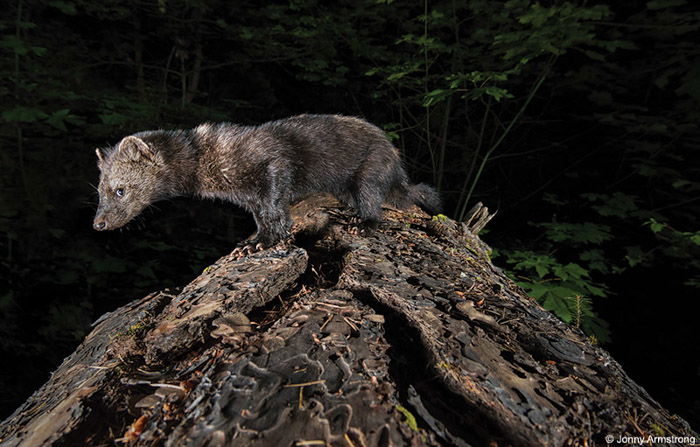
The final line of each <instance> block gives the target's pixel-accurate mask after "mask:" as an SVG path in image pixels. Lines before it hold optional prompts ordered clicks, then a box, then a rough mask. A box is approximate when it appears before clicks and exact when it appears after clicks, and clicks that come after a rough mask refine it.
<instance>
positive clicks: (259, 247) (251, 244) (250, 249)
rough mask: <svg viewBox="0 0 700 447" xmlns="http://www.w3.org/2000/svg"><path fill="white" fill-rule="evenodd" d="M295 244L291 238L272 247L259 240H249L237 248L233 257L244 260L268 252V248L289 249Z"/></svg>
mask: <svg viewBox="0 0 700 447" xmlns="http://www.w3.org/2000/svg"><path fill="white" fill-rule="evenodd" d="M293 242H294V239H293V238H292V237H291V236H290V237H288V238H285V239H283V240H281V241H279V242H277V243H274V244H271V245H270V244H266V243H263V242H261V241H259V240H258V239H248V240H246V241H243V242H242V243H241V244H240V245H239V246H238V247H236V248H235V249H234V250H233V252H232V253H231V255H232V256H233V257H234V258H236V259H242V258H245V257H246V256H249V255H252V254H254V253H258V252H261V251H263V250H267V249H268V248H281V249H287V248H289V246H290V245H292V243H293Z"/></svg>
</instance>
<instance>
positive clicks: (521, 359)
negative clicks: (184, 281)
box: [0, 197, 698, 447]
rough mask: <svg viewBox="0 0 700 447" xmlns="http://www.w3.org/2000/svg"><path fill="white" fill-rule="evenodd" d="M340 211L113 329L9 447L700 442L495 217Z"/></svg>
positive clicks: (326, 212)
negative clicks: (526, 264) (548, 302)
mask: <svg viewBox="0 0 700 447" xmlns="http://www.w3.org/2000/svg"><path fill="white" fill-rule="evenodd" d="M336 206H337V203H335V201H334V200H332V199H330V198H327V197H320V198H313V199H309V200H306V201H304V202H301V203H300V204H298V205H297V206H296V207H295V208H294V213H293V215H294V221H295V230H294V231H295V234H296V242H295V244H294V245H292V246H290V247H286V248H275V249H269V250H265V251H262V252H260V253H256V254H254V255H251V256H248V257H245V258H243V259H237V258H236V257H234V256H232V255H228V256H225V257H223V258H221V259H220V260H218V261H217V262H216V263H215V264H214V265H212V266H210V267H207V268H206V269H205V270H204V272H203V273H202V274H201V275H200V276H198V277H197V278H196V279H195V280H194V281H192V282H191V283H189V284H188V285H187V286H185V287H184V288H183V289H182V290H164V291H161V292H158V293H153V294H151V295H148V296H146V297H145V298H143V299H141V300H138V301H134V302H132V303H130V304H128V305H126V306H123V307H121V308H119V309H117V310H115V311H114V312H111V313H109V314H106V315H104V316H102V317H101V318H100V319H99V320H98V321H97V322H95V324H94V329H93V331H92V332H91V333H90V334H89V335H88V336H87V337H86V339H85V341H84V342H83V343H82V344H81V345H80V346H79V347H78V349H77V350H76V351H75V352H74V353H73V354H72V355H70V356H69V357H68V358H66V359H65V361H64V362H63V364H62V365H61V366H60V367H59V368H58V369H57V370H56V371H55V372H54V373H53V375H52V376H51V378H50V380H49V381H48V382H47V383H46V384H45V385H44V386H42V387H41V388H40V389H39V390H38V391H37V392H35V393H34V394H33V395H32V396H31V397H30V398H29V399H28V400H27V401H26V402H25V403H24V404H23V405H22V406H20V408H18V409H17V410H16V411H15V412H14V414H12V415H11V416H10V417H9V418H7V419H6V420H5V421H4V422H2V424H0V443H1V444H2V446H8V447H9V446H44V445H54V446H75V445H114V443H115V441H117V442H122V443H125V444H127V445H139V446H140V445H143V446H153V445H164V446H180V445H186V446H224V445H227V446H228V445H245V446H299V447H302V446H309V447H312V446H350V447H352V446H358V447H359V446H402V445H445V446H451V445H453V446H460V447H461V446H481V445H490V446H508V445H512V446H563V445H572V446H593V445H606V444H607V443H608V441H606V437H612V438H609V439H613V442H617V440H618V439H620V438H621V437H625V436H627V437H638V438H643V439H645V440H649V439H651V438H650V437H656V438H655V439H654V441H655V445H687V444H689V443H690V442H691V441H692V440H689V439H684V438H683V437H695V439H698V437H697V435H696V434H695V433H694V432H693V431H692V430H691V428H690V427H689V426H688V424H687V423H686V422H685V421H683V420H682V419H681V418H679V417H677V416H674V415H671V414H669V412H668V411H666V410H665V409H663V408H662V407H661V406H660V405H659V404H658V403H657V402H656V401H655V400H654V399H653V398H651V397H650V396H649V395H648V393H647V392H646V391H645V390H644V389H643V388H641V387H640V386H639V385H637V384H636V383H635V382H634V381H632V380H631V379H630V378H629V377H628V376H627V374H626V373H625V372H624V371H623V369H622V368H621V367H620V365H619V364H618V363H617V362H616V361H615V360H614V359H612V358H611V357H610V355H609V354H608V353H607V352H606V351H605V350H604V349H602V348H600V347H598V346H595V345H594V344H592V343H591V342H590V340H589V339H587V338H586V337H585V335H584V334H583V333H581V332H580V331H579V330H578V329H576V328H574V327H571V326H569V325H567V324H565V323H563V322H562V321H560V320H558V319H557V318H556V317H554V316H553V315H552V314H550V313H548V312H546V311H545V310H543V309H542V308H541V307H540V306H539V305H538V304H537V303H536V302H534V301H533V300H532V299H531V298H529V297H528V296H527V295H526V294H525V293H524V292H523V291H522V290H521V289H520V288H519V287H518V286H517V285H515V284H514V283H513V282H512V281H511V280H510V279H509V278H508V277H507V276H506V275H505V274H504V273H503V272H502V271H501V270H499V269H498V268H497V267H495V266H494V265H493V264H492V263H491V261H490V259H489V248H488V247H487V246H486V244H484V243H483V242H482V241H481V240H480V239H479V238H478V236H477V235H476V234H475V233H476V232H478V230H479V229H481V228H483V226H484V225H485V224H486V223H487V222H488V220H489V219H490V218H491V217H492V216H491V215H490V214H489V213H488V210H486V209H484V208H483V207H477V208H475V209H474V210H473V211H472V213H471V216H472V218H470V219H469V220H468V222H469V225H467V224H464V223H457V222H454V221H452V220H450V219H447V218H444V217H443V216H434V217H430V216H427V215H424V214H422V213H421V212H420V211H418V210H417V209H415V210H412V211H411V212H401V211H397V210H386V211H385V222H383V223H382V224H381V225H380V227H379V228H377V229H375V230H371V231H370V230H367V231H364V232H360V233H359V234H358V232H357V231H356V227H353V219H352V213H350V212H349V211H347V210H341V209H338V208H336ZM475 230H476V231H475ZM635 439H636V438H635ZM692 442H696V441H692ZM628 443H632V442H631V441H630V442H628Z"/></svg>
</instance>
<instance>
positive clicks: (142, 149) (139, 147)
mask: <svg viewBox="0 0 700 447" xmlns="http://www.w3.org/2000/svg"><path fill="white" fill-rule="evenodd" d="M117 151H118V152H119V154H121V155H123V156H126V157H128V158H129V159H131V160H133V161H141V160H144V161H148V162H151V163H158V161H159V157H158V154H157V153H156V152H155V151H154V150H153V148H152V147H151V146H149V145H148V143H146V142H145V141H143V140H142V139H141V138H139V137H135V136H133V135H130V136H128V137H125V138H124V139H123V140H122V141H121V142H120V143H119V149H117Z"/></svg>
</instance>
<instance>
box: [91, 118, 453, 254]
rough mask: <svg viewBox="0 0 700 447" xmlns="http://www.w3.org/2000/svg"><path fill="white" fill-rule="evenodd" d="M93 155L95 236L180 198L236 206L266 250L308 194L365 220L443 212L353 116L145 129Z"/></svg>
mask: <svg viewBox="0 0 700 447" xmlns="http://www.w3.org/2000/svg"><path fill="white" fill-rule="evenodd" d="M97 156H98V166H99V168H100V185H99V188H98V190H99V194H100V204H99V206H98V209H97V214H96V216H95V221H94V227H95V229H98V230H111V229H115V228H119V227H121V226H123V225H124V224H126V223H127V222H129V221H130V220H131V219H132V218H134V217H135V216H136V215H138V214H139V213H140V212H141V211H142V210H143V209H144V208H145V207H147V206H148V205H149V204H151V203H153V202H155V201H158V200H162V199H166V198H171V197H176V196H183V195H193V196H199V197H206V198H219V199H223V200H228V201H230V202H233V203H236V204H238V205H240V206H242V207H243V208H245V209H246V210H248V211H249V212H251V213H252V214H253V216H254V218H255V222H256V224H257V226H258V232H257V235H256V236H255V238H254V239H253V240H252V241H250V243H251V244H253V243H262V244H263V245H265V246H270V245H274V244H275V243H277V242H279V241H280V240H284V239H286V238H288V237H289V235H290V228H291V221H290V218H289V206H290V205H291V204H292V203H294V202H295V201H298V200H299V199H302V198H303V197H305V196H308V195H311V194H314V193H323V192H326V193H331V194H333V195H335V196H336V197H337V198H338V199H339V200H341V201H343V202H344V203H346V204H348V205H351V206H353V207H354V208H355V209H356V210H357V214H358V216H359V217H360V218H361V219H362V220H363V221H369V222H376V221H379V219H380V217H381V205H382V203H383V202H385V201H387V202H389V203H391V204H392V205H394V206H396V207H399V208H406V207H408V206H410V205H412V204H414V203H415V204H418V205H419V206H421V207H423V208H424V209H426V210H427V211H429V212H431V213H435V212H437V211H438V210H439V208H440V198H439V196H438V194H437V192H436V191H435V190H434V189H433V188H431V187H430V186H428V185H425V184H418V185H411V184H409V180H408V176H407V175H406V171H405V170H404V169H403V167H402V165H401V159H400V156H399V152H398V150H397V149H396V148H395V147H394V146H393V145H392V144H391V143H390V142H389V140H388V139H387V138H386V136H385V135H384V132H383V131H382V130H381V129H379V128H378V127H376V126H374V125H372V124H370V123H368V122H367V121H364V120H362V119H359V118H353V117H346V116H339V115H299V116H294V117H291V118H286V119H282V120H278V121H271V122H268V123H264V124H261V125H259V126H241V125H237V124H232V123H219V124H202V125H200V126H198V127H196V128H194V129H190V130H176V131H165V130H154V131H145V132H139V133H137V134H134V135H131V136H128V137H125V138H124V139H122V140H121V141H120V142H119V143H118V144H117V145H116V146H113V147H111V148H108V149H105V150H102V149H98V150H97ZM119 189H121V190H122V192H123V195H122V196H119V195H117V191H118V190H119Z"/></svg>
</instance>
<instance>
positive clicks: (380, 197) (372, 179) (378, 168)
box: [352, 149, 396, 228]
mask: <svg viewBox="0 0 700 447" xmlns="http://www.w3.org/2000/svg"><path fill="white" fill-rule="evenodd" d="M391 155H392V154H391V153H387V151H386V150H382V149H378V150H375V151H373V152H370V153H369V155H368V156H367V159H366V160H365V161H364V163H362V166H361V167H360V169H359V170H358V172H357V174H356V175H355V181H356V182H355V184H354V188H353V191H352V197H353V201H354V202H355V208H356V211H357V217H358V218H359V219H360V221H361V222H362V224H363V225H364V226H365V227H369V228H376V227H377V225H378V224H379V222H380V221H381V219H382V204H383V203H384V201H385V200H386V198H387V196H388V195H389V191H390V190H391V188H392V185H393V183H394V172H393V170H392V169H390V167H391V166H393V165H394V164H395V163H396V160H394V159H392V157H391ZM388 168H389V169H388Z"/></svg>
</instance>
